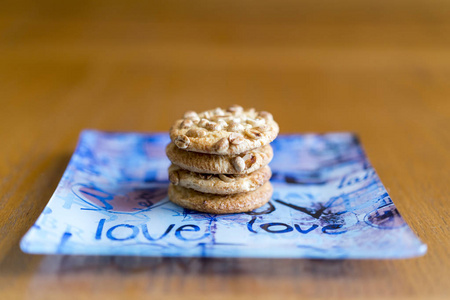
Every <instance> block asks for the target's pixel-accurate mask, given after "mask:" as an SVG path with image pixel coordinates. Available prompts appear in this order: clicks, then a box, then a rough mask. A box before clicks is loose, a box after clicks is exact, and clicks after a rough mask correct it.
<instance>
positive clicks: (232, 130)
mask: <svg viewBox="0 0 450 300" xmlns="http://www.w3.org/2000/svg"><path fill="white" fill-rule="evenodd" d="M278 131H279V128H278V124H277V123H276V122H275V121H274V120H273V117H272V115H271V114H270V113H268V112H265V111H261V112H256V111H255V109H253V108H251V109H249V110H244V109H243V108H242V107H241V106H239V105H233V106H230V107H229V108H227V109H226V110H223V109H221V108H216V109H213V110H208V111H204V112H201V113H198V114H197V113H196V112H194V111H188V112H186V113H185V114H184V118H183V119H180V120H177V121H176V122H175V124H174V125H173V126H172V127H171V128H170V138H171V139H172V141H173V142H174V143H175V145H177V147H178V148H180V149H183V150H187V151H193V152H201V153H209V154H220V155H232V154H239V153H242V152H246V151H249V150H252V149H255V148H258V147H261V146H264V145H267V144H269V143H270V142H272V141H273V140H274V139H275V138H276V137H277V135H278Z"/></svg>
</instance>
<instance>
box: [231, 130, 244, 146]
mask: <svg viewBox="0 0 450 300" xmlns="http://www.w3.org/2000/svg"><path fill="white" fill-rule="evenodd" d="M228 141H229V142H230V144H232V145H239V144H240V143H242V142H243V141H244V137H243V136H242V134H240V133H236V132H233V133H232V134H230V135H229V136H228Z"/></svg>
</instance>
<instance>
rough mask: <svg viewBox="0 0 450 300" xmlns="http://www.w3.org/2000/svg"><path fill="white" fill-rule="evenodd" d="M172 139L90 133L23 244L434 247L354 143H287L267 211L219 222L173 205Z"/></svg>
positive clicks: (371, 253) (208, 253) (279, 145)
mask: <svg viewBox="0 0 450 300" xmlns="http://www.w3.org/2000/svg"><path fill="white" fill-rule="evenodd" d="M168 143H169V136H168V134H166V133H157V134H141V133H110V132H100V131H94V130H87V131H84V132H83V133H82V134H81V137H80V140H79V143H78V146H77V148H76V150H75V153H74V155H73V156H72V159H71V161H70V163H69V165H68V167H67V170H66V171H65V173H64V175H63V177H62V179H61V181H60V183H59V185H58V187H57V189H56V191H55V193H54V194H53V196H52V198H51V199H50V202H49V203H48V204H47V206H46V207H45V209H44V211H43V212H42V214H41V216H40V217H39V219H38V220H37V221H36V223H35V225H33V227H32V228H31V229H30V230H29V231H28V233H27V234H26V235H25V236H24V238H23V239H22V241H21V249H22V250H23V251H24V252H27V253H36V254H74V255H142V256H204V257H267V258H323V259H341V258H342V259H349V258H358V259H374V258H408V257H415V256H420V255H423V254H425V252H426V250H427V247H426V245H425V244H423V243H422V242H421V241H420V240H419V239H418V238H417V237H416V236H415V235H414V233H413V232H412V231H411V229H410V228H409V227H408V225H407V224H406V223H405V221H404V220H403V218H402V217H401V216H400V214H399V212H398V211H397V209H396V207H395V205H394V203H393V202H392V200H391V198H390V197H389V195H388V193H387V192H386V189H385V188H384V187H383V185H382V183H381V181H380V179H379V178H378V176H377V174H376V172H375V171H374V169H373V168H372V166H371V165H370V163H369V161H368V159H367V157H366V156H365V154H364V151H363V150H362V147H361V145H360V143H359V141H358V139H357V137H356V136H355V135H354V134H351V133H330V134H303V135H280V136H279V137H278V138H277V139H276V140H275V141H274V142H273V143H272V146H273V148H274V159H273V161H272V163H271V164H270V166H271V167H272V170H273V177H272V183H273V185H274V194H273V197H272V199H271V200H270V202H269V203H268V204H266V205H265V206H263V207H262V208H260V209H257V210H255V211H253V212H250V213H240V214H229V215H214V214H207V213H199V212H196V211H191V210H187V209H183V208H181V207H179V206H177V205H175V204H172V203H171V202H169V200H168V198H167V187H168V183H169V182H168V178H167V168H168V166H169V164H170V162H169V160H168V159H167V158H166V155H165V146H166V145H167V144H168Z"/></svg>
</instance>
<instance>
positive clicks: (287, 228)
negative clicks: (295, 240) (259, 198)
mask: <svg viewBox="0 0 450 300" xmlns="http://www.w3.org/2000/svg"><path fill="white" fill-rule="evenodd" d="M255 222H256V217H252V219H251V220H250V221H249V222H248V223H247V229H248V230H249V231H250V232H253V233H258V231H257V229H256V228H257V226H256V225H255ZM342 226H344V225H343V224H329V225H325V226H323V227H322V228H321V229H320V230H322V233H325V234H342V233H345V232H347V230H343V229H341V228H342ZM259 227H260V228H261V229H262V230H264V231H265V232H268V233H275V234H279V233H287V232H292V231H294V230H295V231H297V232H299V233H302V234H308V233H310V232H312V231H314V230H316V229H317V228H319V225H317V224H313V225H310V226H309V227H308V226H304V225H300V224H292V225H289V224H286V223H281V222H269V223H264V224H261V225H259ZM294 228H295V229H294ZM338 229H341V230H338Z"/></svg>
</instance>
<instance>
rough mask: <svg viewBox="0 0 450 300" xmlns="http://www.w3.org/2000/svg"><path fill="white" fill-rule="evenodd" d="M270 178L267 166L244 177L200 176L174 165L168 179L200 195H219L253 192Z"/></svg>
mask: <svg viewBox="0 0 450 300" xmlns="http://www.w3.org/2000/svg"><path fill="white" fill-rule="evenodd" d="M271 176H272V171H271V170H270V168H269V166H265V167H262V168H260V169H259V170H256V171H255V172H252V173H250V174H245V175H225V174H201V173H195V172H191V171H187V170H184V169H182V168H180V167H178V166H176V165H171V166H170V167H169V179H170V182H172V184H174V185H179V186H182V187H185V188H190V189H193V190H196V191H198V192H202V193H210V194H221V195H225V194H237V193H245V192H250V191H254V190H256V189H257V188H259V187H260V186H262V185H263V184H264V183H266V182H267V181H269V179H270V177H271Z"/></svg>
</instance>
